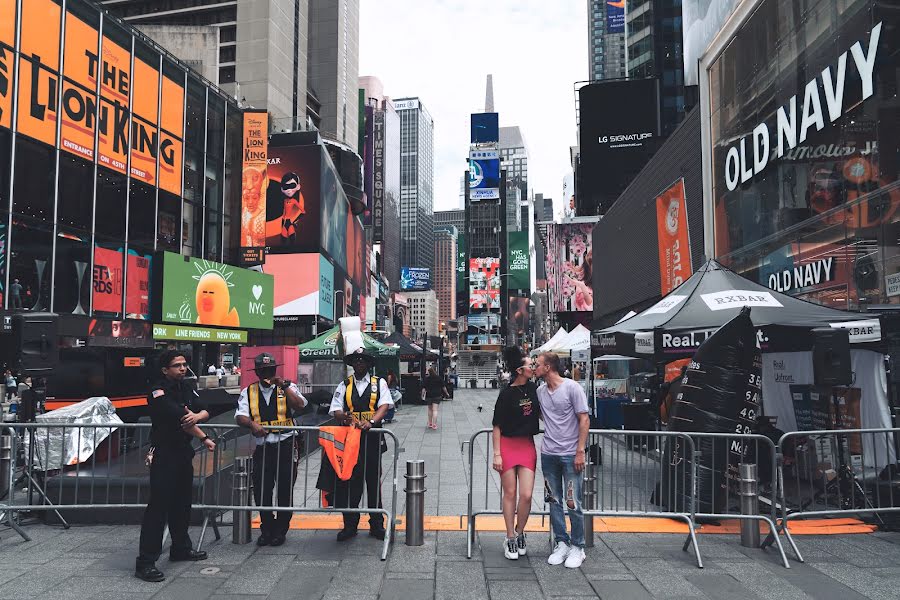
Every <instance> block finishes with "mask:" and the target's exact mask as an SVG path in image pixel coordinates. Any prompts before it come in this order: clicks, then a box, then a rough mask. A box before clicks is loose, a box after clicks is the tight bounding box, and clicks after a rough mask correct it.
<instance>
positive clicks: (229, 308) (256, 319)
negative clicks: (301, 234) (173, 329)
mask: <svg viewBox="0 0 900 600" xmlns="http://www.w3.org/2000/svg"><path fill="white" fill-rule="evenodd" d="M295 277H296V275H295ZM273 287H274V279H273V277H272V276H271V275H268V274H266V273H260V272H258V271H251V270H249V269H240V268H238V267H233V266H231V265H226V264H222V263H217V262H212V261H208V260H202V259H199V258H189V257H186V256H181V255H179V254H173V253H171V252H164V253H163V260H162V299H161V310H160V319H159V320H160V321H163V322H167V323H195V324H197V325H211V326H222V327H242V328H245V329H246V328H250V329H272V312H273V311H272V308H273V302H274V298H273Z"/></svg>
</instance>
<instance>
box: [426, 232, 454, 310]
mask: <svg viewBox="0 0 900 600" xmlns="http://www.w3.org/2000/svg"><path fill="white" fill-rule="evenodd" d="M457 238H458V231H457V229H456V227H454V226H453V225H435V226H434V268H433V269H432V270H431V282H432V287H433V288H434V292H435V294H437V299H438V320H439V321H441V322H442V323H446V322H447V321H452V320H454V319H455V318H456V248H457V247H456V240H457Z"/></svg>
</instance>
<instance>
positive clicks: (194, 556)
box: [169, 550, 206, 562]
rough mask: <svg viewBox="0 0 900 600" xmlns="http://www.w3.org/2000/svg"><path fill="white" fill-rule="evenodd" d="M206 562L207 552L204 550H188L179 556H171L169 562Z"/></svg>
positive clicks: (178, 554)
mask: <svg viewBox="0 0 900 600" xmlns="http://www.w3.org/2000/svg"><path fill="white" fill-rule="evenodd" d="M197 560H206V552H204V551H202V550H188V551H186V552H179V553H177V554H169V562H183V561H197Z"/></svg>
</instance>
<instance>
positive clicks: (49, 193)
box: [13, 135, 56, 225]
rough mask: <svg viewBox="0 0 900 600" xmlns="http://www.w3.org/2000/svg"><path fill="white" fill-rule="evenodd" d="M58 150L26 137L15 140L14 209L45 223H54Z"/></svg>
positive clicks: (18, 212)
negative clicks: (54, 192) (54, 179)
mask: <svg viewBox="0 0 900 600" xmlns="http://www.w3.org/2000/svg"><path fill="white" fill-rule="evenodd" d="M55 169H56V152H55V151H54V150H53V149H52V148H51V147H50V146H48V145H46V144H41V143H40V142H36V141H34V140H31V139H29V138H26V137H25V136H21V135H20V136H18V137H17V139H16V166H15V170H16V179H15V183H14V189H13V212H14V213H16V214H20V215H25V216H26V217H31V218H33V219H36V220H38V221H41V222H43V223H46V224H48V225H49V224H52V223H53V178H54V176H55Z"/></svg>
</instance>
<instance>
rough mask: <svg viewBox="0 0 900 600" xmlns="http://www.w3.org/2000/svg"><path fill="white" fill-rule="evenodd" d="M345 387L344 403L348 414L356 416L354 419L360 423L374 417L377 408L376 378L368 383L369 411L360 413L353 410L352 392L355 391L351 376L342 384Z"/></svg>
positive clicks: (354, 383) (373, 377)
mask: <svg viewBox="0 0 900 600" xmlns="http://www.w3.org/2000/svg"><path fill="white" fill-rule="evenodd" d="M344 385H345V386H346V388H347V389H346V390H345V391H344V402H345V403H346V404H347V408H349V409H350V411H349V412H351V413H353V414H355V415H356V418H357V419H359V420H360V421H369V420H370V419H372V417H373V416H374V415H375V409H376V408H377V406H378V377H376V376H374V375H373V376H372V379H371V381H370V383H369V389H370V392H369V410H367V411H365V410H363V411H360V410H356V409H355V408H353V391H354V390H355V389H356V381H355V380H354V378H353V375H351V376H350V378H349V379H347V381H345V382H344Z"/></svg>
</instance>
